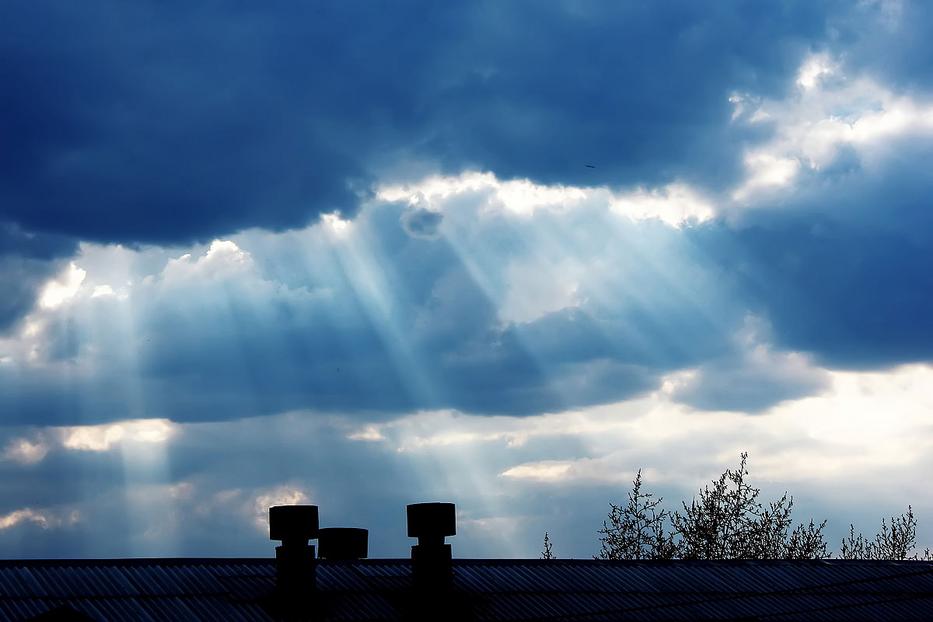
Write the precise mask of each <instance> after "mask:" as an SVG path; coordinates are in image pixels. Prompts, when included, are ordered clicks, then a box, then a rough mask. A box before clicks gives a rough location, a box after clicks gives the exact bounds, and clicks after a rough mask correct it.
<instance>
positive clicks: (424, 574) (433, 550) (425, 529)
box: [408, 503, 457, 583]
mask: <svg viewBox="0 0 933 622" xmlns="http://www.w3.org/2000/svg"><path fill="white" fill-rule="evenodd" d="M456 534H457V515H456V507H455V506H454V504H453V503H413V504H411V505H409V506H408V537H409V538H418V544H416V545H414V546H413V547H411V562H412V568H413V571H414V575H415V581H416V582H429V583H437V582H448V581H449V580H450V575H451V557H452V555H451V550H450V545H449V544H446V543H445V542H444V538H445V537H447V536H454V535H456Z"/></svg>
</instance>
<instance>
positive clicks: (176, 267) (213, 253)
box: [161, 240, 253, 282]
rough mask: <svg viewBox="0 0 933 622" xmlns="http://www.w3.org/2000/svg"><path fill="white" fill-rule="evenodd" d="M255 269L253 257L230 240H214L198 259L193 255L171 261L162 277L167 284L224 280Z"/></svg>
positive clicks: (189, 254) (188, 254)
mask: <svg viewBox="0 0 933 622" xmlns="http://www.w3.org/2000/svg"><path fill="white" fill-rule="evenodd" d="M252 267H253V261H252V257H251V256H250V254H249V253H247V252H246V251H244V250H242V249H241V248H240V247H239V246H237V245H236V243H235V242H232V241H230V240H214V241H213V242H211V245H210V248H208V249H207V252H206V253H205V254H204V255H202V256H200V257H197V258H193V257H192V255H191V253H185V254H184V255H182V256H180V257H178V258H176V259H170V260H169V261H168V263H167V264H166V266H165V269H164V270H162V274H161V277H162V279H164V280H165V281H167V282H178V281H182V282H185V281H190V280H198V281H202V282H206V281H210V280H212V279H223V278H230V277H235V276H237V275H240V274H243V273H244V272H246V271H248V270H250V269H251V268H252Z"/></svg>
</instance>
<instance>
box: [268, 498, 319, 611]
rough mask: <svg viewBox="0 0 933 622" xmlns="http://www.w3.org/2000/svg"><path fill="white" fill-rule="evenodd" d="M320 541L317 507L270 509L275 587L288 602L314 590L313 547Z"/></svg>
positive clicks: (288, 506)
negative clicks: (274, 541)
mask: <svg viewBox="0 0 933 622" xmlns="http://www.w3.org/2000/svg"><path fill="white" fill-rule="evenodd" d="M317 537H318V511H317V506H316V505H275V506H272V507H271V508H269V539H270V540H281V542H282V544H281V545H279V546H277V547H275V571H276V587H277V588H278V590H279V592H280V593H281V594H282V595H283V596H285V597H287V598H289V599H293V598H297V597H299V596H301V595H304V594H306V593H307V592H310V591H311V590H313V589H314V583H315V578H314V564H315V560H314V545H311V544H308V540H315V539H317Z"/></svg>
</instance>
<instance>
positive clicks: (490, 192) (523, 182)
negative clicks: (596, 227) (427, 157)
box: [377, 171, 714, 227]
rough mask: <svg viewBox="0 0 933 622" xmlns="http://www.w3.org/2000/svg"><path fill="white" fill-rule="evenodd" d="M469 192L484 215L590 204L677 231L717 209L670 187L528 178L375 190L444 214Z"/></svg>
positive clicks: (456, 179)
mask: <svg viewBox="0 0 933 622" xmlns="http://www.w3.org/2000/svg"><path fill="white" fill-rule="evenodd" d="M466 193H483V194H485V195H486V199H485V203H484V206H485V210H486V211H505V212H506V213H509V214H513V215H518V216H524V217H530V216H533V215H534V214H535V212H537V211H539V210H547V211H552V212H555V211H556V212H560V211H566V210H573V209H578V208H581V207H583V206H585V205H587V204H589V203H591V202H597V203H599V202H601V203H603V204H604V205H608V206H609V208H610V209H611V211H613V212H615V213H617V214H619V215H623V216H625V217H627V218H630V219H631V220H634V221H639V220H648V219H658V220H661V221H662V222H664V223H666V224H668V225H670V226H672V227H679V226H682V225H683V224H685V223H689V222H702V221H704V220H708V219H710V218H712V217H713V214H714V208H713V206H712V204H711V202H710V201H709V200H707V199H706V198H704V197H703V196H702V194H701V193H700V192H699V191H698V190H697V189H695V188H692V187H690V186H688V185H686V184H683V183H672V184H668V185H666V186H663V187H659V188H644V187H635V188H632V189H631V190H627V191H620V192H613V191H610V190H608V189H607V188H605V187H578V186H565V185H560V184H556V185H542V184H535V183H533V182H531V181H529V180H527V179H513V180H500V179H498V178H497V177H496V176H495V175H493V174H492V173H477V172H470V171H468V172H464V173H462V174H460V175H457V176H449V177H439V176H433V177H428V178H426V179H423V180H421V181H419V182H416V183H412V184H405V185H388V186H383V187H380V188H379V189H378V190H377V196H378V197H379V198H380V199H382V200H385V201H408V202H409V203H410V204H412V205H427V206H429V207H430V208H431V209H434V210H438V211H444V210H443V206H444V203H445V202H447V201H450V200H451V199H452V198H454V197H457V196H459V195H463V194H466Z"/></svg>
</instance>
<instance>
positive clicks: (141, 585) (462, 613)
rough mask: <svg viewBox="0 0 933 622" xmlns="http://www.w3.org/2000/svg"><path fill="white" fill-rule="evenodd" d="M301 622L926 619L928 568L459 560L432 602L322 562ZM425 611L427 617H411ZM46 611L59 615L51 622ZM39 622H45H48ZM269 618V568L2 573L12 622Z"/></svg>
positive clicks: (177, 564) (389, 576)
mask: <svg viewBox="0 0 933 622" xmlns="http://www.w3.org/2000/svg"><path fill="white" fill-rule="evenodd" d="M303 596H304V597H305V598H307V602H309V603H311V605H310V609H308V610H307V612H306V617H309V618H312V619H323V620H348V621H350V620H399V619H406V618H411V617H414V615H415V613H414V612H415V611H421V612H423V611H424V609H423V608H427V610H428V611H429V612H432V613H433V614H434V615H435V616H436V617H437V618H438V619H445V618H446V619H450V618H461V619H475V620H513V621H517V620H652V621H654V620H840V621H841V620H846V621H851V620H880V619H898V620H928V619H930V615H931V611H933V563H929V562H916V561H848V560H823V561H758V560H755V561H752V560H748V561H666V562H659V561H601V560H501V559H482V560H472V559H454V560H453V562H452V576H451V580H450V583H449V585H448V586H447V587H445V588H443V589H440V590H439V591H435V592H433V593H432V594H429V595H427V599H426V600H425V598H424V596H425V594H422V593H420V592H419V590H418V586H417V584H416V583H415V582H414V581H413V575H412V561H411V560H410V559H377V560H353V561H328V560H319V561H318V562H317V563H316V584H315V586H314V587H313V588H309V589H308V590H307V592H306V593H305V594H304V595H303ZM418 607H422V609H418ZM49 612H53V613H51V614H50V613H49ZM43 614H44V615H43ZM36 617H39V619H61V620H86V619H91V620H224V621H228V620H233V621H235V620H276V619H282V618H283V617H286V614H284V613H283V612H282V610H281V607H280V604H279V601H278V600H277V597H276V563H275V560H273V559H271V558H268V559H265V558H263V559H234V558H214V559H121V560H20V561H2V562H0V618H2V619H7V620H29V619H34V618H36Z"/></svg>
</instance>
